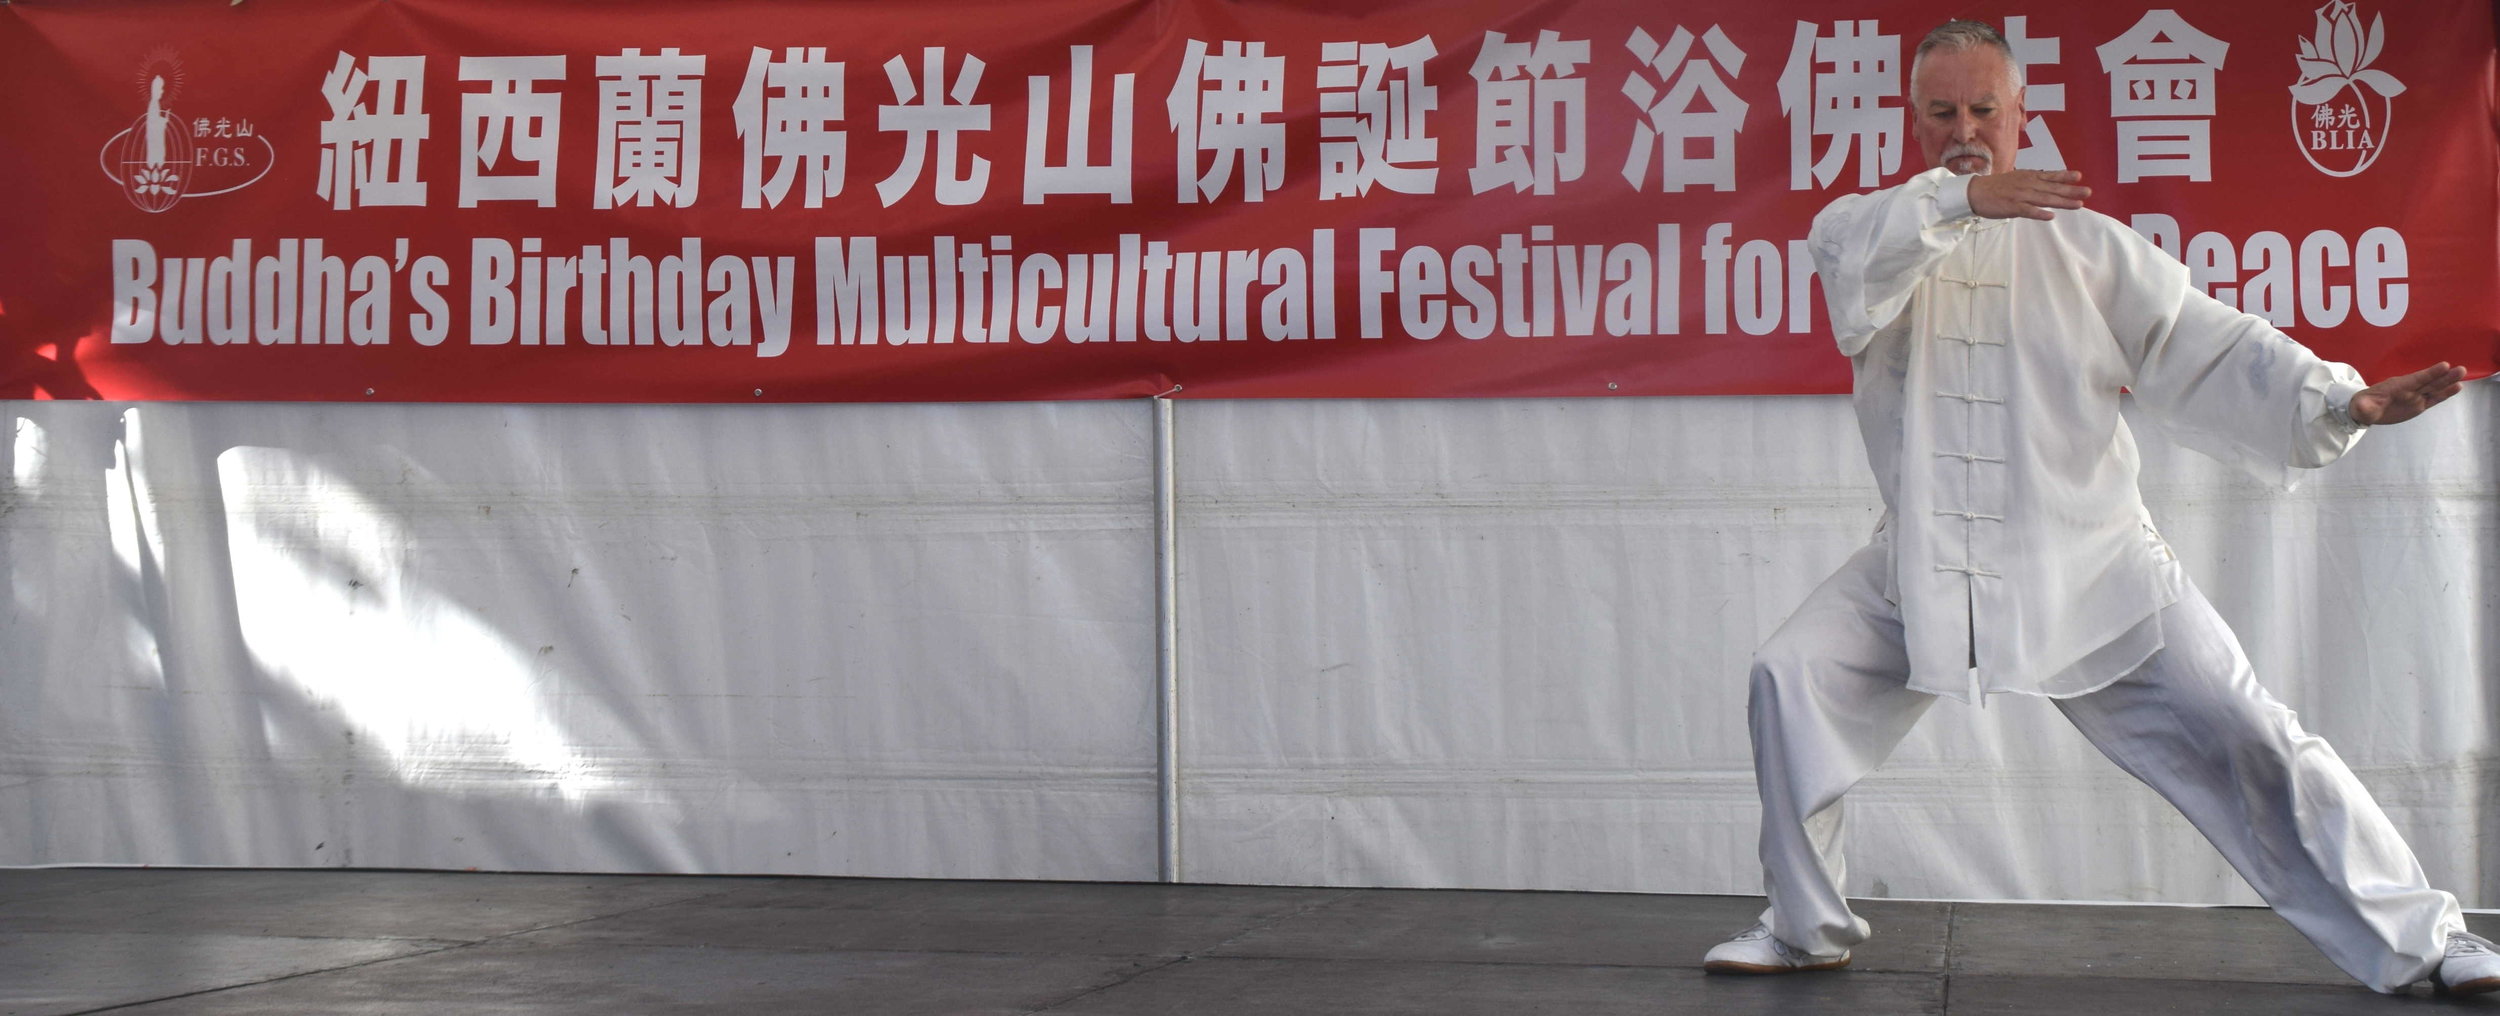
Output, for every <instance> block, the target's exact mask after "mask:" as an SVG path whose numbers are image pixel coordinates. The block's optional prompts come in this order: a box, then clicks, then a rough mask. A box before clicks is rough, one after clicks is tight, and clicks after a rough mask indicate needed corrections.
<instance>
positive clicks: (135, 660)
mask: <svg viewBox="0 0 2500 1016" xmlns="http://www.w3.org/2000/svg"><path fill="white" fill-rule="evenodd" d="M92 408H94V409H97V410H99V411H109V409H110V407H103V406H97V407H92ZM172 408H173V407H155V406H149V407H129V408H123V409H120V410H119V412H118V414H117V418H116V419H115V421H114V425H113V426H112V427H111V428H110V429H109V433H110V434H111V440H110V444H109V447H103V448H97V447H95V446H94V443H93V442H92V440H89V441H85V442H82V441H80V440H79V437H81V435H63V437H66V438H68V440H64V441H56V440H55V439H54V435H50V434H47V433H46V432H45V431H44V429H43V427H42V426H41V425H40V424H38V423H37V422H36V421H35V420H33V419H29V418H26V417H18V418H16V419H15V422H14V433H13V435H12V441H11V444H10V450H11V457H10V462H9V469H10V475H11V478H12V480H13V481H14V482H13V485H12V487H11V489H10V491H9V492H8V503H7V504H6V506H5V507H6V511H5V512H0V515H5V516H14V517H15V521H13V522H12V524H10V525H9V526H8V532H7V533H6V534H5V535H6V538H7V543H6V544H5V545H6V546H8V547H9V549H10V552H9V553H8V555H7V562H8V564H9V565H10V568H9V570H10V572H11V573H12V575H11V583H10V585H11V589H12V596H13V607H14V611H13V613H14V614H15V616H16V617H17V618H19V619H21V620H22V621H23V622H26V623H44V621H45V620H47V619H48V620H49V621H51V622H52V623H56V624H59V623H68V622H70V621H71V619H72V618H76V617H79V616H80V615H84V618H83V623H85V624H89V625H95V626H99V627H101V628H102V629H104V630H99V631H96V632H93V633H91V637H90V638H88V639H81V640H61V639H57V638H39V639H29V640H18V644H20V645H22V646H35V647H41V649H42V650H45V651H48V652H50V653H59V652H60V651H61V649H63V648H64V646H63V642H64V641H68V642H69V644H70V646H71V647H75V646H77V645H78V644H79V643H81V642H83V643H85V644H86V645H87V646H92V647H99V648H107V647H109V648H110V649H114V650H118V652H117V653H107V654H99V656H98V658H92V659H89V660H87V661H85V662H84V664H83V665H71V664H68V663H67V662H66V661H63V660H60V659H57V658H55V659H35V660H28V661H26V662H27V663H28V664H29V665H30V666H31V667H32V668H33V669H32V673H34V674H36V675H40V678H39V679H47V680H48V679H54V678H57V677H58V676H59V675H62V674H65V673H86V674H89V675H91V677H92V679H93V680H94V682H96V684H97V685H101V686H102V687H101V688H97V687H93V686H91V687H89V688H85V689H54V690H52V691H50V692H45V691H44V690H43V689H40V688H38V689H35V691H36V693H37V694H38V695H48V696H53V697H76V698H84V699H86V701H84V702H59V703H57V705H58V706H63V707H68V708H69V709H70V710H72V711H71V712H69V713H62V712H55V711H53V710H52V709H48V708H45V707H43V706H41V705H38V706H37V707H36V708H31V709H27V710H24V711H22V712H21V713H20V715H21V716H24V717H29V718H41V717H45V716H47V715H50V716H51V717H52V718H53V719H54V720H55V721H57V720H59V719H61V718H63V717H64V716H66V715H76V714H77V713H83V712H88V711H90V710H101V711H105V712H107V713H109V714H110V716H109V718H108V719H107V721H106V722H105V723H102V724H99V725H97V726H96V727H94V728H90V729H87V730H83V731H62V730H53V731H46V730H21V731H18V732H17V733H19V734H21V735H23V736H19V737H13V738H11V740H12V741H14V742H15V743H17V744H19V745H22V746H24V748H23V749H22V750H23V751H24V752H26V754H25V755H23V756H20V757H19V758H17V759H15V760H13V762H12V765H11V768H12V769H16V770H19V771H27V770H35V771H37V772H36V774H37V775H40V772H41V771H42V770H45V769H47V768H52V769H59V768H62V767H66V768H67V769H69V770H72V771H74V772H56V775H82V776H95V775H108V774H109V775H117V776H124V777H128V778H130V780H129V782H125V783H117V784H114V785H115V786H120V787H124V788H129V787H136V788H137V789H136V791H135V792H132V793H117V792H115V791H114V790H112V789H104V790H102V791H101V792H99V793H97V794H95V799H94V800H93V801H92V802H89V803H91V804H93V805H94V806H95V808H94V809H93V810H82V809H78V808H75V807H72V806H71V805H70V804H69V800H68V799H64V798H63V797H61V796H60V795H55V794H46V793H34V794H31V795H30V801H29V803H30V804H31V805H32V806H33V807H32V809H31V810H30V812H29V813H28V818H29V822H28V824H27V825H26V826H25V827H22V828H18V829H14V830H11V831H10V832H11V838H12V839H15V840H17V841H18V843H19V846H18V847H17V848H16V849H13V850H12V851H11V852H12V853H13V854H15V855H17V856H18V857H20V858H24V859H36V860H43V861H66V862H80V861H104V862H148V863H206V864H232V863H268V862H269V860H270V858H271V856H272V854H273V853H274V854H276V855H277V856H280V857H289V858H295V859H296V860H295V861H294V863H303V864H312V865H339V866H352V865H356V864H358V863H359V858H358V857H357V854H356V843H355V842H354V841H355V838H356V836H355V831H356V830H357V829H358V828H359V827H360V826H367V823H368V820H361V819H360V818H359V817H358V816H356V815H355V814H354V813H355V812H356V811H357V810H358V808H359V807H360V802H368V801H373V800H375V799H378V798H388V801H387V802H386V806H387V807H390V808H411V807H412V806H413V808H412V810H411V811H410V812H409V813H408V814H409V817H410V819H411V820H415V821H422V819H421V818H420V816H424V815H427V814H431V813H439V812H440V810H441V809H439V808H431V807H428V806H426V805H425V804H423V803H422V798H424V797H425V796H427V795H438V796H439V797H440V798H441V799H442V802H443V803H450V802H456V801H473V799H474V798H475V797H476V796H477V791H478V790H479V788H481V787H492V788H494V790H495V794H496V796H501V797H505V798H510V799H514V800H513V803H515V804H519V805H522V806H524V807H528V808H533V809H535V808H543V807H544V806H546V805H547V804H549V803H555V802H560V803H561V804H563V805H564V806H567V807H569V808H571V809H572V810H574V811H576V812H589V811H592V810H594V809H595V808H596V807H598V805H597V804H596V802H595V800H594V796H595V795H594V792H595V791H603V790H604V791H614V790H616V789H619V784H618V780H617V779H616V778H614V777H611V776H610V775H608V774H607V773H605V772H604V770H603V767H602V764H601V761H600V760H599V759H598V758H595V757H592V756H590V755H589V754H587V753H586V752H585V751H584V750H583V748H582V747H581V746H584V745H591V744H597V745H600V746H601V747H603V748H605V749H607V750H608V751H610V752H614V753H621V754H624V755H626V756H629V757H631V756H636V755H638V754H639V750H638V748H637V746H640V745H648V744H649V742H650V741H651V740H652V739H653V738H652V735H653V732H652V731H651V730H650V729H648V727H647V726H639V725H637V724H636V723H635V722H634V717H635V712H634V710H633V709H631V708H629V706H630V704H629V703H625V702H621V701H616V700H614V699H613V698H611V697H606V696H605V695H603V692H605V691H606V686H605V685H604V684H603V683H602V682H599V681H596V680H589V679H587V676H586V675H583V674H568V673H566V672H565V668H564V667H563V665H562V664H561V663H560V662H559V661H558V660H557V659H556V658H555V647H553V646H551V645H547V646H536V645H524V644H521V643H519V642H516V641H515V640H514V639H513V638H512V637H511V636H509V635H508V634H506V633H503V632H500V631H498V630H497V628H496V626H495V625H494V624H492V623H491V622H490V621H489V620H488V619H487V618H485V617H482V616H480V615H479V614H478V613H477V612H476V611H475V610H473V609H471V608H470V607H468V606H466V605H464V604H463V603H462V602H461V601H462V597H461V596H460V594H459V593H458V592H457V591H455V590H451V589H441V588H433V587H431V586H429V585H427V584H425V583H424V582H423V581H422V580H421V579H419V578H416V577H414V576H413V575H412V572H411V569H409V568H407V567H405V564H406V561H405V557H406V554H407V548H408V547H410V546H411V544H412V542H413V541H412V537H411V535H410V534H409V533H408V532H407V531H406V529H407V527H406V525H405V524H404V523H403V522H402V521H401V520H399V519H396V518H394V517H393V516H392V515H391V514H390V513H389V512H388V511H386V510H385V509H384V508H383V507H382V505H381V504H379V503H377V501H376V500H375V499H374V498H373V497H372V496H370V495H369V494H368V493H367V492H366V491H364V490H362V489H360V488H359V487H357V485H356V484H354V483H353V482H350V481H348V480H347V479H346V478H344V477H342V476H340V475H337V474H335V473H333V472H331V471H329V470H327V469H325V468H324V466H323V465H322V464H321V463H320V462H319V461H316V460H315V459H314V458H312V457H310V456H307V455H303V454H301V453H298V452H294V451H289V450H286V449H283V448H276V447H258V446H251V445H235V446H229V447H224V448H217V449H211V448H206V447H179V446H177V447H170V448H169V447H152V440H154V439H155V438H154V435H153V434H152V428H151V426H150V421H151V420H152V419H153V418H155V417H157V416H158V415H160V414H164V415H171V414H170V412H169V410H172ZM166 429H167V430H168V431H170V432H171V434H172V436H171V437H170V438H169V440H172V441H175V442H181V441H183V440H185V438H186V433H185V430H184V428H181V427H179V426H177V427H169V428H166ZM82 444H84V445H86V446H85V447H81V445H82ZM65 454H66V456H67V458H66V459H65V457H64V456H65ZM99 466H100V467H101V468H98V467H99ZM408 469H409V470H411V471H412V472H417V471H421V467H418V466H416V465H415V464H414V463H413V462H411V463H409V464H408ZM415 478H416V479H419V480H420V481H421V480H422V477H415ZM40 502H51V503H50V504H49V505H43V504H40ZM212 506H213V508H214V510H205V509H210V508H212ZM38 509H41V510H38ZM98 511H100V512H101V513H102V515H103V523H104V525H103V527H102V528H103V529H104V531H105V532H106V533H107V534H108V535H109V562H106V561H96V560H92V558H93V557H95V556H97V555H95V554H94V553H93V551H92V550H91V549H88V548H84V547H82V546H80V544H82V543H88V544H91V543H92V541H82V540H79V539H77V538H76V537H77V535H78V534H77V532H76V528H80V527H77V521H78V516H80V515H87V513H90V512H98ZM87 517H88V518H92V515H88V516H87ZM35 519H48V520H50V521H49V522H48V523H44V524H39V525H28V524H26V523H29V522H31V521H33V520H35ZM90 524H92V523H90ZM395 558H396V559H395ZM99 565H101V566H102V567H98V566H99ZM82 585H84V586H85V588H84V589H81V588H79V587H80V586H82ZM219 590H222V591H225V594H224V595H215V594H214V591H219ZM81 593H86V594H94V593H102V594H104V595H102V596H101V597H96V598H94V599H92V600H88V599H87V597H84V596H81V595H80V594H81ZM82 601H83V602H82ZM97 608H101V609H97ZM586 648H587V651H586V652H581V653H577V655H580V656H582V657H583V658H582V659H581V660H580V661H579V663H578V665H579V666H581V667H584V668H589V669H592V670H593V671H594V672H595V668H597V667H599V666H600V665H601V664H602V662H603V661H602V660H601V659H600V658H599V657H600V656H601V651H600V650H599V648H598V647H595V646H593V647H586ZM99 691H100V692H102V693H101V694H99V693H98V692H99ZM569 727H589V728H593V729H595V730H597V732H598V733H597V734H596V735H595V736H584V734H583V733H581V732H580V731H578V730H575V729H568V728H569ZM98 730H103V731H119V732H122V733H124V734H126V735H127V734H136V735H137V736H139V737H140V738H142V739H143V741H142V743H136V744H100V745H93V746H92V747H93V749H94V750H91V751H71V750H66V749H68V748H69V747H70V746H68V745H63V744H61V743H60V742H59V741H58V740H56V739H55V738H56V737H58V736H61V735H67V736H72V737H76V736H79V735H80V734H86V735H89V736H92V735H93V734H94V733H95V732H96V731H98ZM238 770H257V771H258V772H256V773H254V774H253V775H254V776H256V777H258V778H260V779H267V778H269V774H271V773H278V774H282V777H281V778H284V779H289V780H302V781H305V782H313V783H317V784H318V786H317V787H315V788H310V789H312V791H313V792H311V793H300V792H294V793H290V792H281V793H253V792H250V791H249V790H248V789H244V790H242V792H238V789H239V788H238V786H237V780H236V779H235V777H236V774H237V771H238ZM516 787H535V788H536V789H537V794H536V797H535V799H534V800H533V799H528V798H526V797H524V796H523V795H516V794H515V793H514V792H513V790H514V788H516ZM298 789H299V790H300V789H304V788H300V787H299V788H298ZM471 806H472V804H466V803H464V804H463V805H462V807H464V808H465V807H471ZM238 808H239V809H275V810H277V811H279V812H280V813H279V814H263V815H259V816H255V817H254V818H252V819H250V820H246V821H236V820H235V819H234V817H233V816H231V815H220V814H218V813H219V812H223V811H226V810H228V809H238ZM316 812H318V813H316ZM385 821H387V820H385ZM54 824H61V825H64V826H69V825H91V824H101V825H102V826H103V827H104V829H102V830H91V831H101V832H104V833H105V835H103V836H101V837H98V836H93V835H82V836H71V837H65V838H56V836H55V830H54V829H52V828H50V827H51V826H53V825H54ZM168 824H170V826H171V828H170V829H168V828H166V827H167V826H168ZM461 824H462V825H464V826H468V827H469V828H467V829H466V830H465V835H466V836H467V837H476V836H480V835H483V836H490V837H491V836H493V835H495V833H496V830H497V828H498V826H497V825H496V824H494V823H492V822H475V821H469V822H463V823H461ZM590 824H591V825H594V826H599V827H602V828H603V829H604V832H603V835H602V842H601V843H599V844H598V847H597V851H596V852H597V853H598V854H599V855H601V856H602V857H603V858H604V859H605V861H606V862H607V863H608V864H610V865H613V866H615V867H617V868H622V869H627V870H637V869H638V870H672V869H677V868H682V867H684V866H685V860H686V859H685V858H684V857H683V856H682V855H681V852H680V851H677V850H673V849H671V848H670V846H669V845H667V844H663V843H657V842H649V841H640V842H638V841H637V839H636V837H634V835H633V834H632V832H631V830H632V829H634V828H635V827H636V825H637V824H636V823H625V822H617V823H602V822H597V821H596V819H595V816H594V819H593V821H592V823H590ZM280 830H289V831H297V832H299V833H301V834H302V835H301V836H300V838H302V839H304V840H306V842H304V843H301V844H295V845H291V846H289V847H279V848H278V849H276V850H272V849H271V848H272V847H273V846H274V845H273V844H270V843H268V842H266V839H267V838H270V836H271V834H272V833H273V832H274V831H280ZM256 831H258V832H259V833H260V835H259V836H257V837H256V836H255V835H254V834H255V832H256ZM255 839H259V840H261V842H251V841H252V840H255ZM63 841H66V842H85V843H95V842H106V843H112V844H114V845H115V847H116V848H117V849H116V852H117V853H120V854H121V856H108V857H93V856H75V857H54V856H48V855H50V853H51V851H50V850H49V848H48V845H49V844H51V843H54V842H63ZM461 852H463V853H471V854H474V855H475V856H478V857H486V858H527V857H531V856H544V855H546V854H547V850H546V849H545V845H544V844H539V843H529V842H513V843H504V844H494V843H475V844H472V845H471V848H470V849H469V850H466V851H461ZM554 859H555V858H552V857H551V858H550V860H554ZM363 863H366V864H375V863H379V864H384V865H389V864H392V863H394V859H393V858H390V857H381V858H369V859H367V860H365V861H364V862H363ZM397 863H406V862H405V861H404V860H403V861H399V862H397Z"/></svg>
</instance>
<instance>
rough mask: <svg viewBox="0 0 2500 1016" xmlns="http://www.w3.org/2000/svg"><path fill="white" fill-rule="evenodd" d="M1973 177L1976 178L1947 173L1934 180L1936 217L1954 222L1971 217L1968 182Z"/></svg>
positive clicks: (1943, 220)
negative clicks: (1941, 177) (1940, 178)
mask: <svg viewBox="0 0 2500 1016" xmlns="http://www.w3.org/2000/svg"><path fill="white" fill-rule="evenodd" d="M1975 179H1978V178H1977V177H1971V176H1959V175H1947V176H1946V177H1945V178H1944V179H1942V180H1939V181H1937V182H1936V218H1937V219H1938V220H1939V221H1942V222H1956V221H1959V220H1962V219H1967V218H1970V217H1971V210H1970V182H1971V181H1972V180H1975Z"/></svg>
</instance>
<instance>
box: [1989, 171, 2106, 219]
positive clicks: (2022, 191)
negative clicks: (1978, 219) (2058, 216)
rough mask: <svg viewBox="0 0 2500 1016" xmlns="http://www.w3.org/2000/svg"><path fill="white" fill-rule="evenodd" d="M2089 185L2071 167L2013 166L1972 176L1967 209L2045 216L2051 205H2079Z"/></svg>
mask: <svg viewBox="0 0 2500 1016" xmlns="http://www.w3.org/2000/svg"><path fill="white" fill-rule="evenodd" d="M2091 196H2092V188H2090V187H2086V186H2083V174H2081V173H2078V172H2075V171H2074V170H2071V169H2060V170H2046V169H2015V170H2008V171H2006V172H2003V173H1990V174H1987V175H1986V176H1977V177H1972V178H1971V182H1970V210H1971V212H1972V213H1974V214H1977V215H1983V216H1986V217H1988V218H1991V219H2046V218H2049V217H2051V214H2052V213H2051V212H2050V211H2049V209H2052V208H2081V207H2083V199H2085V198H2088V197H2091Z"/></svg>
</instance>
